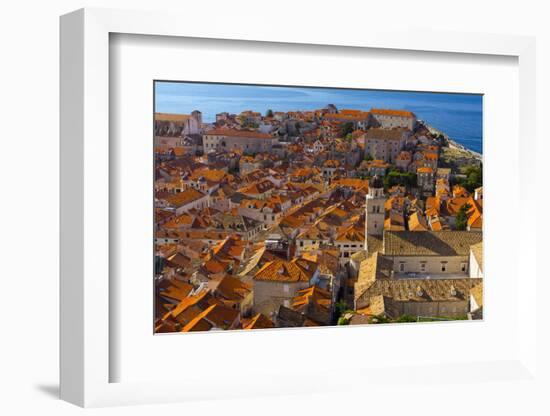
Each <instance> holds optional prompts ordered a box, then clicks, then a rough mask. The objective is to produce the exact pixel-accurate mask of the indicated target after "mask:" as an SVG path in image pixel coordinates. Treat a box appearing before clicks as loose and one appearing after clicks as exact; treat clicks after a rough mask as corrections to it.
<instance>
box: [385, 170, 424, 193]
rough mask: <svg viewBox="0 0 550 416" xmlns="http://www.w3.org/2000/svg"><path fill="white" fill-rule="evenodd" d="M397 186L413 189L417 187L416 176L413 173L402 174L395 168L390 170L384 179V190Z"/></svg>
mask: <svg viewBox="0 0 550 416" xmlns="http://www.w3.org/2000/svg"><path fill="white" fill-rule="evenodd" d="M395 185H402V186H406V187H407V188H409V189H410V188H412V187H414V186H415V185H416V174H415V173H411V172H400V171H399V170H397V169H395V168H390V169H389V170H388V172H387V173H386V176H385V177H384V188H385V189H386V190H387V189H389V188H391V187H392V186H395Z"/></svg>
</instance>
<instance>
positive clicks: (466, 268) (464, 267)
mask: <svg viewBox="0 0 550 416" xmlns="http://www.w3.org/2000/svg"><path fill="white" fill-rule="evenodd" d="M460 270H462V271H463V272H467V271H468V264H467V263H461V264H460Z"/></svg>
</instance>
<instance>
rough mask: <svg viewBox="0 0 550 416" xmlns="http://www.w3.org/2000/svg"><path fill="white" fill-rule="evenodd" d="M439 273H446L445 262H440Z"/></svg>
mask: <svg viewBox="0 0 550 416" xmlns="http://www.w3.org/2000/svg"><path fill="white" fill-rule="evenodd" d="M441 271H442V272H446V271H447V263H446V262H441Z"/></svg>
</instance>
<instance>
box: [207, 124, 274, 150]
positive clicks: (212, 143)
mask: <svg viewBox="0 0 550 416" xmlns="http://www.w3.org/2000/svg"><path fill="white" fill-rule="evenodd" d="M202 142H203V147H204V153H210V152H213V151H216V150H227V151H230V150H232V151H235V150H239V151H242V152H243V153H259V152H269V151H271V148H272V146H273V145H275V144H276V143H277V142H278V139H277V138H276V137H273V136H272V135H271V134H267V133H259V132H257V131H251V130H234V129H213V130H209V131H207V132H206V133H204V135H203V138H202Z"/></svg>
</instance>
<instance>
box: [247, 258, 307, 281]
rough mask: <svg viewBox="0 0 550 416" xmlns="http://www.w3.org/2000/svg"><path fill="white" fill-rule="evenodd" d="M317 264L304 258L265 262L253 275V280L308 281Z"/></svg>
mask: <svg viewBox="0 0 550 416" xmlns="http://www.w3.org/2000/svg"><path fill="white" fill-rule="evenodd" d="M316 269H317V266H316V264H315V263H313V262H310V261H308V260H304V259H293V260H291V261H286V260H274V261H271V262H268V263H266V264H265V265H264V266H263V267H262V268H261V269H260V270H258V272H257V273H256V275H255V276H254V280H263V281H279V282H309V280H310V279H311V277H312V276H313V274H314V273H315V270H316Z"/></svg>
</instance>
